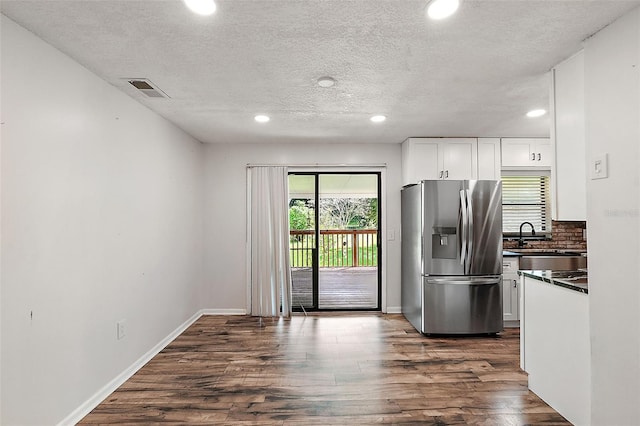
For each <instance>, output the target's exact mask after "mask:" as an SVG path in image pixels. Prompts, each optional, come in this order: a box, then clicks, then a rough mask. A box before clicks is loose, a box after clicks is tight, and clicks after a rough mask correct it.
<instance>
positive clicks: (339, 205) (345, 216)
mask: <svg viewBox="0 0 640 426" xmlns="http://www.w3.org/2000/svg"><path fill="white" fill-rule="evenodd" d="M377 226H378V200H377V199H376V198H323V199H322V200H320V227H321V228H322V229H375V228H377Z"/></svg>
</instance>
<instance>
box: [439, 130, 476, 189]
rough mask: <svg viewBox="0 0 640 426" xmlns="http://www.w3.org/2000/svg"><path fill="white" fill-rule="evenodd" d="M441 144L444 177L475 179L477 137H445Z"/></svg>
mask: <svg viewBox="0 0 640 426" xmlns="http://www.w3.org/2000/svg"><path fill="white" fill-rule="evenodd" d="M441 144H442V145H441V150H442V154H443V170H444V178H445V179H477V176H478V169H477V158H478V140H477V139H475V138H462V139H454V138H447V139H444V140H443V141H442V142H441Z"/></svg>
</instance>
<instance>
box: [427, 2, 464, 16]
mask: <svg viewBox="0 0 640 426" xmlns="http://www.w3.org/2000/svg"><path fill="white" fill-rule="evenodd" d="M458 6H460V0H432V1H431V2H429V5H428V6H427V15H428V16H429V18H431V19H444V18H447V17H449V16H451V15H453V14H454V12H455V11H456V10H458Z"/></svg>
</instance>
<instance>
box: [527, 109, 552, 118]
mask: <svg viewBox="0 0 640 426" xmlns="http://www.w3.org/2000/svg"><path fill="white" fill-rule="evenodd" d="M546 113H547V110H544V109H534V110H531V111H529V112H528V113H527V117H529V118H535V117H542V116H543V115H545V114H546Z"/></svg>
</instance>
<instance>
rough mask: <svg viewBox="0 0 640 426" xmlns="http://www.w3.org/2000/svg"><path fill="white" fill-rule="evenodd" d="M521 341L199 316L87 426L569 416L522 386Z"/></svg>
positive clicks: (344, 319)
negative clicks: (95, 425) (435, 336)
mask: <svg viewBox="0 0 640 426" xmlns="http://www.w3.org/2000/svg"><path fill="white" fill-rule="evenodd" d="M518 341H519V334H518V330H517V329H508V330H506V331H505V332H503V333H501V334H500V335H499V336H497V337H455V338H452V337H448V338H442V337H439V338H434V337H425V336H421V335H420V334H418V333H417V332H416V331H415V330H414V329H413V328H412V327H411V325H410V324H409V323H408V322H407V321H406V320H405V319H404V317H403V316H402V315H384V314H376V313H371V314H369V313H358V314H355V313H352V314H336V313H334V314H330V315H329V314H318V315H312V316H308V317H305V316H294V317H293V318H292V319H290V320H283V319H264V320H260V319H259V318H252V317H244V316H232V317H230V316H204V317H202V318H200V319H199V320H198V321H197V322H196V323H195V324H193V325H192V326H191V327H189V329H188V330H186V331H185V332H184V333H183V334H182V335H181V336H179V337H178V338H177V339H176V340H175V341H174V342H172V343H171V344H170V345H169V346H167V347H166V348H165V349H164V350H163V351H162V352H161V353H160V354H158V355H157V356H156V357H155V358H154V359H153V360H151V361H150V362H149V363H148V364H147V365H145V366H144V367H143V368H142V369H141V370H140V371H139V372H138V373H136V374H135V375H134V376H133V377H132V378H131V379H129V380H128V381H127V382H126V383H125V384H124V385H122V386H121V387H120V388H119V389H118V390H117V391H115V392H114V393H113V394H111V396H109V397H108V398H107V399H106V400H105V401H104V402H103V403H101V404H100V405H99V406H98V407H97V408H96V409H95V410H93V411H92V412H91V413H90V414H89V415H87V416H86V417H85V418H84V419H83V421H82V422H81V423H80V424H124V423H165V424H166V423H182V424H229V425H231V424H233V425H236V424H247V425H248V424H253V425H347V424H375V423H383V424H415V425H429V424H432V425H462V424H471V425H524V424H547V425H551V424H556V425H560V424H563V425H564V424H569V423H568V422H567V421H566V420H565V419H564V418H563V417H562V416H560V415H559V414H558V413H556V412H555V411H554V410H553V409H552V408H550V407H549V406H548V405H546V404H545V403H544V402H543V401H542V400H540V399H539V398H538V397H537V396H536V395H534V394H533V393H531V392H529V390H528V389H527V377H526V374H525V373H523V372H522V371H521V370H520V369H519V367H518V364H519V360H518V359H519V356H518V351H519V343H518Z"/></svg>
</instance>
